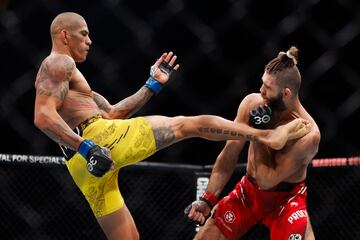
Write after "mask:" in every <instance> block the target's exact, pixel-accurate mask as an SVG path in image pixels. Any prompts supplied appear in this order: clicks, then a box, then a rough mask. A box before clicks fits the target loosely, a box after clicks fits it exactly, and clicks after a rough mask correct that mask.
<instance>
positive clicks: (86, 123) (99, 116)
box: [77, 114, 102, 131]
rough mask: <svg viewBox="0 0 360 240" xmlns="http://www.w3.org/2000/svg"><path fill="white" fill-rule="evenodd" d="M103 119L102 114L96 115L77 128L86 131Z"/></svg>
mask: <svg viewBox="0 0 360 240" xmlns="http://www.w3.org/2000/svg"><path fill="white" fill-rule="evenodd" d="M101 118H102V116H101V114H96V115H94V116H92V117H91V118H88V119H86V120H85V121H83V122H82V123H80V124H79V125H78V126H77V127H78V128H80V129H81V130H83V131H84V130H85V128H87V127H88V126H89V125H90V124H92V123H94V122H96V121H97V120H99V119H101Z"/></svg>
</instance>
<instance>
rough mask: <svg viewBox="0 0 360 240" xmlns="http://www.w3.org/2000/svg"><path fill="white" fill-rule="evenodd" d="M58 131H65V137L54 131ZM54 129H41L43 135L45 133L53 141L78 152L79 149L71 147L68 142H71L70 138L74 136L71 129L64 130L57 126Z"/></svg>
mask: <svg viewBox="0 0 360 240" xmlns="http://www.w3.org/2000/svg"><path fill="white" fill-rule="evenodd" d="M54 128H55V129H58V130H61V131H63V135H62V136H60V135H59V134H57V133H56V132H54V130H53V129H54ZM53 129H49V128H43V129H41V131H42V132H43V133H45V134H46V135H47V136H48V137H49V138H51V139H52V140H54V141H55V142H57V143H59V144H61V145H63V146H65V147H67V148H69V149H71V150H74V151H77V149H76V148H75V147H74V146H71V145H70V144H69V143H68V142H69V138H71V137H72V136H73V134H74V132H73V131H71V130H69V128H63V126H62V125H57V126H54V127H53ZM64 136H66V138H64Z"/></svg>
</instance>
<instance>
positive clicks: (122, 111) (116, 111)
mask: <svg viewBox="0 0 360 240" xmlns="http://www.w3.org/2000/svg"><path fill="white" fill-rule="evenodd" d="M93 94H94V95H93V96H94V101H95V102H96V104H97V105H98V107H99V108H100V109H101V110H102V111H103V112H104V113H106V114H105V116H107V117H108V118H110V119H115V118H120V119H124V118H129V117H131V116H132V115H133V114H135V113H136V112H137V111H139V109H140V108H141V107H142V106H144V104H145V103H147V102H148V101H149V99H150V98H151V96H153V93H152V92H151V91H149V90H148V88H146V87H142V88H140V89H139V91H137V92H136V93H135V94H133V95H131V96H129V97H127V98H125V99H123V100H121V101H120V102H118V103H117V104H115V105H111V104H110V103H109V102H108V101H107V100H106V99H105V98H104V97H103V96H101V95H100V94H98V93H96V92H93Z"/></svg>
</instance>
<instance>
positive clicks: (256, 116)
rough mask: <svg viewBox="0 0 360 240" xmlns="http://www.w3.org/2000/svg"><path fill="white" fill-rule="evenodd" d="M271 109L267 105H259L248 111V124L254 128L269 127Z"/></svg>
mask: <svg viewBox="0 0 360 240" xmlns="http://www.w3.org/2000/svg"><path fill="white" fill-rule="evenodd" d="M271 117H272V110H271V108H270V107H269V106H267V105H261V106H258V107H256V108H254V109H251V110H250V112H249V125H250V126H252V127H254V128H259V129H265V128H270V122H271Z"/></svg>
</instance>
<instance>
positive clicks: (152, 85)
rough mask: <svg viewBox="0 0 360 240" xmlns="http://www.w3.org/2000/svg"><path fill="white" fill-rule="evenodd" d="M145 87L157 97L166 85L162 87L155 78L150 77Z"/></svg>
mask: <svg viewBox="0 0 360 240" xmlns="http://www.w3.org/2000/svg"><path fill="white" fill-rule="evenodd" d="M145 87H147V88H148V89H150V90H151V91H153V92H154V93H155V95H157V94H158V93H159V92H160V91H161V89H163V87H164V85H162V84H161V83H160V82H159V81H157V80H156V79H155V78H153V77H149V79H148V80H147V81H146V83H145Z"/></svg>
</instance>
